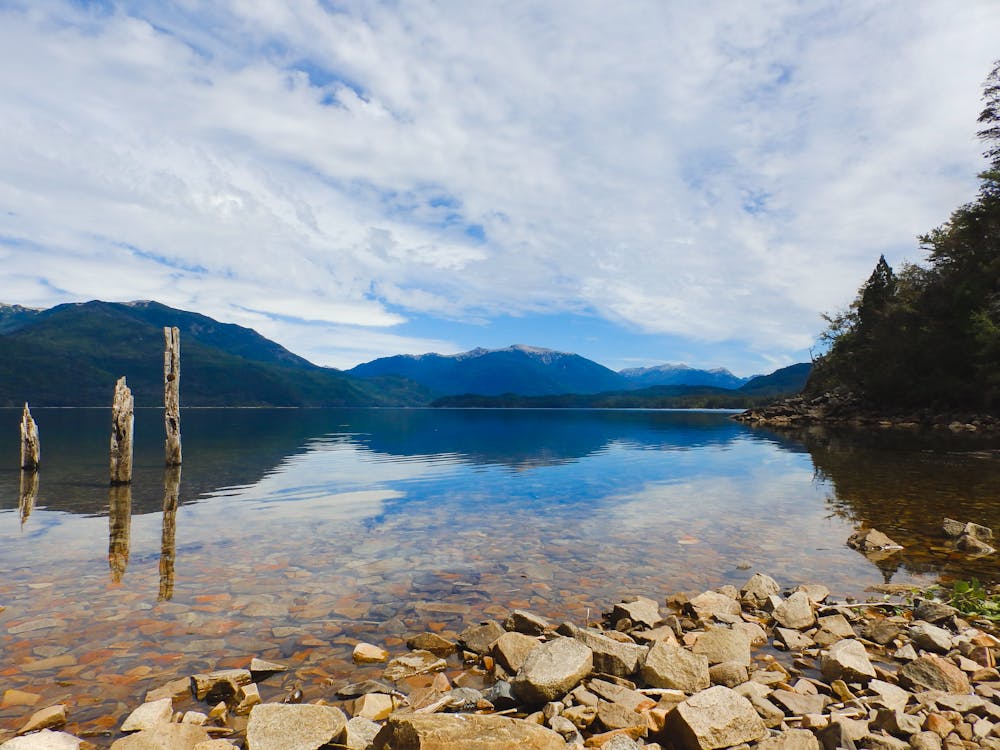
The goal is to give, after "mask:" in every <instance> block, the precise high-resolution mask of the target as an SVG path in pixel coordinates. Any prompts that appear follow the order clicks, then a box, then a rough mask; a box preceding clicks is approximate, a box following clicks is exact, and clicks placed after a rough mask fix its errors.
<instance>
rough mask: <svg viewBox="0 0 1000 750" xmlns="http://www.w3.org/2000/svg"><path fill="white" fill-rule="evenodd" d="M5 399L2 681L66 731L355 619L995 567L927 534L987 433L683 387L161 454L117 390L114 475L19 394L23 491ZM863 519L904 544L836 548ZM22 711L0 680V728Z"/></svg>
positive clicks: (311, 660) (341, 628)
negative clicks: (32, 474)
mask: <svg viewBox="0 0 1000 750" xmlns="http://www.w3.org/2000/svg"><path fill="white" fill-rule="evenodd" d="M19 416H20V414H19V412H16V411H13V410H0V429H5V430H6V431H7V432H8V433H9V434H10V435H11V440H10V441H9V442H5V445H9V446H10V449H9V450H6V449H5V452H4V453H2V454H0V466H3V467H7V468H4V469H2V470H0V606H2V607H5V609H4V610H3V611H2V612H0V689H9V688H17V689H23V690H27V691H30V692H33V693H36V694H40V695H41V696H42V697H41V699H40V701H39V704H38V706H39V707H41V706H44V705H49V704H51V703H53V702H57V701H60V700H67V701H68V702H69V703H70V709H71V718H72V721H73V722H74V723H73V725H72V726H71V727H70V729H71V730H73V729H76V730H78V731H81V732H96V731H100V730H105V729H106V730H111V729H112V728H113V727H114V726H115V725H116V724H117V723H119V722H120V718H121V715H122V714H123V712H125V711H126V709H127V707H129V706H131V705H133V704H134V703H135V702H136V701H137V700H139V699H141V696H142V694H143V693H144V691H145V689H146V688H147V687H149V686H156V685H159V684H162V683H163V682H165V681H166V680H168V679H172V678H174V677H178V676H184V675H188V674H191V673H192V672H196V671H199V670H205V669H211V668H214V667H216V666H229V665H233V666H243V665H245V663H246V660H247V658H248V657H249V656H252V655H257V656H263V657H265V658H274V659H280V660H284V661H286V662H287V663H289V664H290V665H291V666H293V667H294V668H295V669H296V670H297V672H296V673H295V676H296V677H297V678H303V679H304V678H305V677H308V676H309V675H313V676H318V677H319V678H320V679H324V678H325V679H327V680H328V681H329V682H331V683H336V684H340V683H341V682H343V681H345V680H346V679H347V678H351V679H354V677H356V676H358V675H359V674H361V675H362V676H364V675H367V676H374V675H377V673H378V669H377V668H368V671H367V672H366V671H365V670H364V669H360V670H359V669H358V668H355V667H354V666H353V665H352V664H351V663H350V652H351V647H352V646H353V644H354V643H355V642H356V641H357V640H358V639H366V640H372V641H375V642H379V643H384V644H388V645H389V646H390V647H393V646H395V647H397V650H398V647H399V645H400V643H401V642H402V640H401V639H405V637H406V636H407V635H410V634H415V633H418V632H422V631H424V630H426V629H428V628H430V629H435V630H438V631H440V632H443V633H445V634H448V633H453V632H457V631H459V630H461V629H462V627H463V626H464V625H466V624H470V623H473V622H477V621H479V620H480V619H482V618H484V617H488V616H496V615H498V614H502V613H503V612H505V611H506V610H507V609H509V608H511V607H515V606H516V607H527V608H530V609H532V610H535V611H537V612H539V613H540V614H543V615H547V616H550V617H553V618H557V619H571V620H574V621H583V620H584V619H585V618H588V617H591V618H592V617H596V616H597V615H598V614H599V613H600V612H601V611H602V610H604V609H607V608H609V606H610V604H612V603H613V602H615V601H617V599H618V598H619V597H620V596H622V595H624V594H629V593H636V594H644V595H648V596H652V597H654V598H657V599H661V600H662V598H663V597H664V596H665V595H667V594H671V593H675V592H678V591H685V590H687V591H696V590H702V589H705V588H709V587H714V586H718V585H721V584H725V583H732V584H735V585H740V584H741V583H743V582H744V581H745V580H746V579H747V577H749V575H750V573H751V572H752V571H753V570H762V571H764V572H768V573H770V574H771V575H773V576H775V577H776V578H777V579H778V580H779V581H780V582H781V583H782V584H784V585H789V586H791V585H795V584H798V583H803V582H809V581H821V582H823V583H825V584H827V585H828V586H829V587H830V588H831V589H832V590H833V591H834V592H836V593H838V594H856V595H860V594H862V592H863V590H864V588H865V587H866V586H867V585H869V584H872V583H880V582H883V581H892V582H918V583H921V584H929V583H933V582H935V581H937V580H939V579H942V580H947V579H949V578H951V577H963V578H968V577H971V576H977V577H979V578H980V579H982V580H986V581H991V582H992V581H998V580H1000V567H998V564H997V562H996V560H994V559H993V558H980V559H971V558H968V557H966V556H964V555H960V554H956V553H954V552H953V551H951V550H950V549H948V548H947V546H946V545H945V544H944V542H943V540H942V539H940V538H939V536H938V529H939V528H940V522H941V518H942V517H943V516H951V517H953V518H960V519H963V520H975V521H978V522H980V523H984V524H987V525H990V526H993V527H994V528H998V527H1000V503H998V500H1000V457H998V456H1000V454H998V453H997V452H995V449H996V448H997V447H998V443H997V441H996V440H994V441H992V442H991V441H988V440H986V441H984V440H977V439H966V438H961V439H960V438H958V437H954V436H950V435H944V436H942V435H937V436H934V437H932V438H927V437H920V436H913V435H907V434H899V433H879V434H862V435H851V434H834V435H831V434H828V433H824V432H821V431H814V432H811V433H802V434H797V435H778V434H776V433H771V432H767V431H760V430H752V429H749V428H747V427H744V426H742V425H740V424H738V423H736V422H734V421H732V420H731V419H729V415H728V414H725V413H706V412H662V411H516V410H515V411H478V410H455V411H451V410H391V409H382V410H347V409H344V410H247V409H224V410H185V411H184V413H183V415H182V431H183V439H184V457H185V460H184V466H183V469H182V471H181V472H179V474H171V473H170V472H165V471H164V469H163V466H162V463H163V452H162V451H163V446H162V440H163V438H162V435H163V432H162V415H161V413H160V412H158V411H155V410H140V411H139V412H137V415H136V430H137V449H136V470H135V481H134V483H133V485H132V487H131V488H128V489H126V490H116V491H111V490H109V488H108V486H107V471H108V469H107V450H108V440H109V434H110V433H109V426H110V412H108V411H105V410H45V409H39V410H37V412H36V413H35V418H36V420H37V422H38V424H39V428H40V431H41V439H42V471H41V473H40V474H39V477H38V480H39V484H38V488H37V497H36V498H35V499H34V501H33V503H32V504H31V507H30V508H25V507H23V503H20V495H21V490H22V487H21V477H20V474H19V472H18V471H17V470H16V467H17V438H16V436H17V423H18V419H19ZM3 424H6V425H8V426H7V427H6V428H2V425H3ZM10 467H13V468H10ZM26 511H30V512H26ZM863 523H864V524H869V525H874V526H876V527H877V528H879V529H881V530H882V531H884V532H886V533H887V534H889V536H891V537H893V538H894V539H895V540H896V541H898V542H900V543H901V544H903V545H904V546H905V549H904V550H903V551H902V552H900V553H898V554H896V555H893V556H891V557H889V558H887V559H886V560H884V561H881V562H878V563H874V562H871V561H869V560H868V559H866V558H865V557H863V556H862V555H860V554H858V553H857V552H854V551H852V550H850V549H848V548H847V547H846V546H845V544H844V542H845V541H846V539H847V537H848V536H849V535H850V534H851V533H852V532H853V530H854V529H855V528H856V527H857V526H859V525H861V524H863ZM748 566H749V568H750V569H748ZM291 679H292V677H289V678H287V679H286V680H285V681H284V682H282V681H280V680H279V681H277V682H276V683H275V684H274V685H273V687H272V688H269V689H270V690H272V692H273V693H274V694H275V695H277V694H279V693H280V692H281V691H282V690H284V689H286V688H287V687H288V684H289V680H291ZM310 684H312V683H310ZM309 689H311V690H318V691H319V692H316V693H315V694H313V695H310V694H309V693H308V692H307V699H310V698H317V697H327V696H325V695H324V694H323V693H322V689H321V688H316V687H311V688H309ZM268 697H269V695H268V693H267V691H266V690H265V698H268ZM30 710H31V709H28V708H25V707H22V706H6V707H0V728H3V729H16V728H17V726H19V725H20V723H21V721H22V720H23V718H24V717H25V716H26V714H27V713H30Z"/></svg>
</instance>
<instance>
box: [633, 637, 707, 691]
mask: <svg viewBox="0 0 1000 750" xmlns="http://www.w3.org/2000/svg"><path fill="white" fill-rule="evenodd" d="M640 674H641V675H642V679H643V680H645V681H646V683H647V684H648V685H650V686H651V687H656V688H673V689H674V690H683V691H684V692H685V693H689V694H690V693H697V692H699V691H702V690H705V689H706V688H707V687H708V686H709V685H710V684H711V677H710V675H709V671H708V657H706V656H704V655H702V654H693V653H691V652H690V651H688V650H687V649H684V648H681V647H680V646H675V645H673V644H671V643H668V642H666V641H659V642H657V643H655V644H654V645H653V647H652V648H651V649H650V650H649V653H648V654H647V655H646V663H645V664H644V665H643V666H642V669H641V670H640Z"/></svg>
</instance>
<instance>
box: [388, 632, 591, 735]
mask: <svg viewBox="0 0 1000 750" xmlns="http://www.w3.org/2000/svg"><path fill="white" fill-rule="evenodd" d="M593 667H594V654H593V652H592V651H591V650H590V649H589V648H587V647H586V646H585V645H583V644H582V643H580V642H579V641H578V640H576V639H574V638H564V637H559V638H555V639H553V640H551V641H548V642H546V643H543V644H541V645H540V646H538V647H537V648H535V649H534V650H533V651H532V652H531V653H530V654H528V658H527V659H525V661H524V664H523V665H522V666H521V669H520V670H518V672H517V675H516V676H515V677H514V679H513V680H512V681H511V687H512V688H513V690H514V694H515V695H516V696H517V697H518V699H519V700H521V701H523V702H524V703H527V704H529V705H541V704H543V703H546V702H548V701H551V700H558V699H560V698H562V696H563V695H565V694H566V693H567V692H568V691H570V690H572V689H573V688H574V687H576V686H577V685H578V684H579V683H580V681H581V680H582V679H583V678H584V677H586V676H587V675H588V674H590V671H591V669H593ZM394 750H395V749H394Z"/></svg>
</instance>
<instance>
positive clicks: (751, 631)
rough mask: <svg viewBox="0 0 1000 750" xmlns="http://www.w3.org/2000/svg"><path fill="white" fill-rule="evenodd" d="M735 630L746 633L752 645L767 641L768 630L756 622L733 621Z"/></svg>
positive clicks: (762, 643) (763, 643)
mask: <svg viewBox="0 0 1000 750" xmlns="http://www.w3.org/2000/svg"><path fill="white" fill-rule="evenodd" d="M733 630H738V631H740V632H741V633H743V634H744V635H746V637H747V639H748V640H749V641H750V645H751V646H763V645H765V644H766V643H767V631H766V630H764V628H762V627H761V626H760V625H759V624H757V623H756V622H736V623H733Z"/></svg>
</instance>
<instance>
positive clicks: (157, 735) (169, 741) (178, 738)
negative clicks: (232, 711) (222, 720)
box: [5, 724, 282, 750]
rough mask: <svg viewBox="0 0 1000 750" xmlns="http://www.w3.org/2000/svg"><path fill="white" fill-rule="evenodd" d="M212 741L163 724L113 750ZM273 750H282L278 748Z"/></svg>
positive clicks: (200, 731) (166, 748)
mask: <svg viewBox="0 0 1000 750" xmlns="http://www.w3.org/2000/svg"><path fill="white" fill-rule="evenodd" d="M210 739H212V738H211V736H210V735H209V733H208V732H207V731H205V728H204V727H199V726H196V725H195V724H162V725H160V726H158V727H155V728H153V729H144V730H143V731H141V732H137V733H136V734H130V735H129V736H128V737H122V738H121V739H120V740H117V741H116V742H115V743H114V744H113V745H112V746H111V750H194V746H195V745H198V744H199V743H202V742H208V740H210ZM5 750H6V748H5ZM273 750H282V749H281V748H277V747H276V748H274V749H273Z"/></svg>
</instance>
